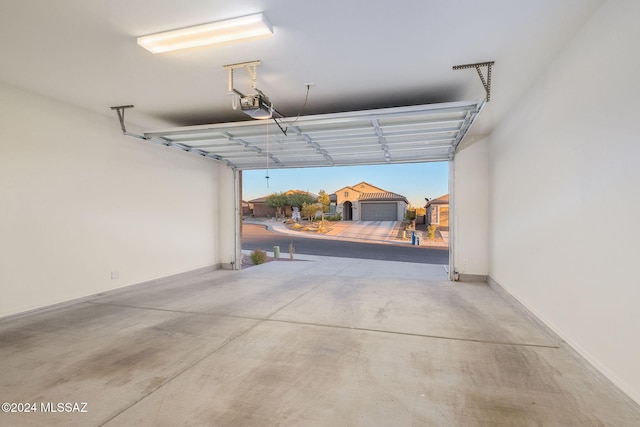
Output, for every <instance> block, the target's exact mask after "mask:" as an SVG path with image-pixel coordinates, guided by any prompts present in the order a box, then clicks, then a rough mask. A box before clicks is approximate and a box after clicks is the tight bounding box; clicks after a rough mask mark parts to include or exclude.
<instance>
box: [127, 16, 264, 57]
mask: <svg viewBox="0 0 640 427" xmlns="http://www.w3.org/2000/svg"><path fill="white" fill-rule="evenodd" d="M272 34H273V27H272V26H271V23H270V22H269V20H268V19H267V18H266V16H264V14H262V13H256V14H254V15H247V16H242V17H240V18H233V19H227V20H224V21H217V22H210V23H208V24H201V25H196V26H193V27H187V28H180V29H177V30H171V31H164V32H162V33H156V34H150V35H147V36H141V37H138V44H139V45H140V46H142V47H144V48H145V49H147V50H148V51H150V52H153V53H162V52H169V51H172V50H178V49H187V48H192V47H198V46H206V45H210V44H216V43H227V42H232V41H237V40H245V39H252V38H257V37H268V36H271V35H272Z"/></svg>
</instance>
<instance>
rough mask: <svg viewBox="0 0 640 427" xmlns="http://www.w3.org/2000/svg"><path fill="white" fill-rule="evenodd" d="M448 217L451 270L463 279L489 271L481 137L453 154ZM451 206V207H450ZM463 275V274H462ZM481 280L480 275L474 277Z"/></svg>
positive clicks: (486, 173) (485, 147)
mask: <svg viewBox="0 0 640 427" xmlns="http://www.w3.org/2000/svg"><path fill="white" fill-rule="evenodd" d="M454 162H455V164H454V166H453V167H454V179H453V182H452V183H451V184H452V185H454V186H455V188H454V189H453V191H452V193H453V198H452V197H451V195H450V212H451V211H452V212H453V215H452V217H451V218H449V224H450V225H451V230H452V234H450V237H451V238H453V239H454V242H453V247H454V251H453V252H454V256H453V267H454V271H457V272H458V273H460V275H461V276H460V277H461V278H462V279H463V280H466V279H467V278H468V279H473V278H474V277H473V276H482V278H486V276H487V275H488V274H489V142H488V141H487V140H486V139H484V140H482V141H479V142H477V143H475V144H473V145H471V146H469V147H466V148H463V149H461V150H460V151H458V153H457V154H456V157H455V160H454ZM451 207H452V209H451ZM465 276H466V277H465ZM475 279H481V277H475Z"/></svg>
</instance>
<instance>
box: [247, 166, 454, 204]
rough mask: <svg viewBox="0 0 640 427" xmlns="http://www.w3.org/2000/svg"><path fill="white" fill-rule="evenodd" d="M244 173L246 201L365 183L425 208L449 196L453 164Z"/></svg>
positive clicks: (260, 170) (333, 189) (330, 189)
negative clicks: (450, 169)
mask: <svg viewBox="0 0 640 427" xmlns="http://www.w3.org/2000/svg"><path fill="white" fill-rule="evenodd" d="M268 175H269V180H268V186H267V179H266V178H265V176H267V171H266V169H258V170H245V171H242V199H243V200H252V199H257V198H258V197H263V196H268V195H270V194H273V193H280V192H285V191H288V190H303V191H308V192H311V193H314V194H318V193H319V192H320V190H325V191H326V192H327V194H331V193H334V192H335V191H337V190H339V189H341V188H342V187H346V186H349V185H356V184H358V183H360V182H362V181H365V182H367V183H369V184H371V185H374V186H376V187H379V188H382V189H383V190H387V191H390V192H392V193H396V194H400V195H402V196H405V197H406V198H407V200H409V204H410V205H411V206H413V207H424V205H425V204H426V201H425V200H424V199H425V197H427V198H429V199H433V198H436V197H440V196H443V195H445V194H447V193H448V192H449V163H448V162H430V163H408V164H391V165H376V166H339V167H323V168H306V169H269V172H268Z"/></svg>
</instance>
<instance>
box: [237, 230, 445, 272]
mask: <svg viewBox="0 0 640 427" xmlns="http://www.w3.org/2000/svg"><path fill="white" fill-rule="evenodd" d="M291 242H293V246H294V250H295V253H299V254H306V255H320V256H332V257H344V258H362V259H374V260H384V261H403V262H414V263H421V264H448V263H449V251H448V250H447V249H445V248H443V249H439V248H438V249H434V248H427V247H423V246H411V245H404V244H389V243H366V242H351V241H343V240H337V239H313V238H305V237H297V236H290V235H285V234H280V233H276V232H272V231H269V230H267V228H266V227H265V226H264V225H258V224H243V225H242V249H243V250H253V249H255V248H259V249H262V250H264V251H268V252H271V251H273V247H274V246H280V252H281V253H282V256H283V257H288V256H289V244H290V243H291Z"/></svg>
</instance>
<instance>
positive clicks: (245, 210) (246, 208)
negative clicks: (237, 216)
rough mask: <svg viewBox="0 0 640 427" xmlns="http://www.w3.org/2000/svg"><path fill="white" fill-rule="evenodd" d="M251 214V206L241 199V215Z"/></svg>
mask: <svg viewBox="0 0 640 427" xmlns="http://www.w3.org/2000/svg"><path fill="white" fill-rule="evenodd" d="M249 215H251V208H250V206H249V202H247V201H246V200H243V201H242V216H249Z"/></svg>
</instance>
